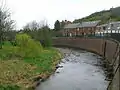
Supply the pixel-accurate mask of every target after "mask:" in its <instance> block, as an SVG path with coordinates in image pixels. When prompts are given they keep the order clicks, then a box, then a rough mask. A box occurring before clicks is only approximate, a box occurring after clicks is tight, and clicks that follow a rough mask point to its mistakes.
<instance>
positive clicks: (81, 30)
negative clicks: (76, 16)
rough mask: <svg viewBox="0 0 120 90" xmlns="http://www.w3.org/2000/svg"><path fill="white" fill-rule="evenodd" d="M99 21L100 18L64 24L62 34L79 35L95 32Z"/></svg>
mask: <svg viewBox="0 0 120 90" xmlns="http://www.w3.org/2000/svg"><path fill="white" fill-rule="evenodd" d="M99 23H100V20H98V21H90V22H80V23H72V24H66V25H65V26H64V30H63V36H79V35H89V34H95V32H96V30H97V28H98V27H97V26H98V25H99Z"/></svg>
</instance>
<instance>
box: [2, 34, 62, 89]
mask: <svg viewBox="0 0 120 90" xmlns="http://www.w3.org/2000/svg"><path fill="white" fill-rule="evenodd" d="M60 58H61V54H60V52H59V51H58V50H57V49H55V48H52V47H42V45H41V44H40V42H38V41H35V40H33V39H32V38H31V37H30V36H28V35H27V34H18V35H16V40H15V41H14V42H12V43H11V42H9V41H5V42H4V44H3V45H2V48H1V49H0V72H1V73H0V90H31V89H34V87H36V85H37V84H38V83H37V84H35V82H37V81H39V80H42V81H43V80H45V79H46V78H48V77H49V76H50V75H51V74H52V73H53V72H54V71H55V69H56V65H57V64H58V63H59V62H60Z"/></svg>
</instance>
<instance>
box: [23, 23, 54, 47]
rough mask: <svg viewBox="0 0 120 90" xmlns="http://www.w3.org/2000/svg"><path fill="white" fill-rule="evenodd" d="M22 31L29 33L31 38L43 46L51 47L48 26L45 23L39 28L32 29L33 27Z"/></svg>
mask: <svg viewBox="0 0 120 90" xmlns="http://www.w3.org/2000/svg"><path fill="white" fill-rule="evenodd" d="M23 32H24V33H27V34H28V35H30V36H31V37H32V38H33V39H35V40H37V41H39V42H41V41H42V42H41V43H42V46H43V47H51V45H52V39H51V38H52V37H51V31H50V28H49V27H48V26H47V25H45V26H42V27H41V28H39V29H37V30H34V29H30V28H29V29H24V30H23Z"/></svg>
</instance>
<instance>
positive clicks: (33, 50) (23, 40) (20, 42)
mask: <svg viewBox="0 0 120 90" xmlns="http://www.w3.org/2000/svg"><path fill="white" fill-rule="evenodd" d="M16 43H17V46H18V47H19V50H18V53H20V55H21V56H22V57H36V56H38V55H39V54H40V53H41V51H42V46H41V44H40V43H39V42H37V41H35V40H33V39H31V37H30V36H29V35H27V34H17V35H16Z"/></svg>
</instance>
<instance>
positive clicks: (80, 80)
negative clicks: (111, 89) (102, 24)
mask: <svg viewBox="0 0 120 90" xmlns="http://www.w3.org/2000/svg"><path fill="white" fill-rule="evenodd" d="M59 50H60V51H61V52H63V53H64V55H65V56H64V58H63V59H62V61H61V63H60V64H59V65H60V66H62V67H61V68H58V69H57V70H56V72H55V74H53V75H51V77H50V78H49V79H47V80H46V81H45V82H43V83H41V84H40V85H39V86H38V87H37V88H36V90H106V88H107V84H108V82H107V81H105V75H104V71H103V69H102V67H100V65H99V64H100V62H101V61H102V58H101V57H100V56H98V55H96V54H93V53H90V52H86V51H82V50H74V49H66V48H65V49H64V48H59Z"/></svg>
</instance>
